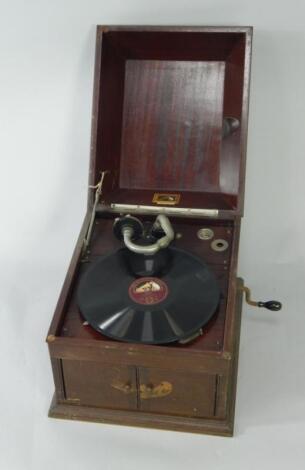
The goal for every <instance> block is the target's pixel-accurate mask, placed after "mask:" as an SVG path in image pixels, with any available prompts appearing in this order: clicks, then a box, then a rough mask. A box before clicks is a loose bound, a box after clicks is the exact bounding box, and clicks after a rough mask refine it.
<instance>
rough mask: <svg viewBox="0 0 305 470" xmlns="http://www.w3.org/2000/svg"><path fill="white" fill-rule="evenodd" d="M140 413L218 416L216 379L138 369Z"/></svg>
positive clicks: (199, 375)
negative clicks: (216, 413)
mask: <svg viewBox="0 0 305 470" xmlns="http://www.w3.org/2000/svg"><path fill="white" fill-rule="evenodd" d="M139 379H140V385H139V387H140V400H139V403H140V405H139V407H140V410H141V411H147V412H155V413H165V414H172V415H178V416H179V415H180V416H192V417H195V416H198V417H213V416H214V415H215V400H216V390H217V383H216V375H210V374H202V373H191V372H176V371H169V370H161V369H146V368H140V369H139Z"/></svg>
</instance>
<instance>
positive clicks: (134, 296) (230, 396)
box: [47, 26, 281, 435]
mask: <svg viewBox="0 0 305 470" xmlns="http://www.w3.org/2000/svg"><path fill="white" fill-rule="evenodd" d="M251 36H252V29H251V28H248V27H246V28H237V27H236V28H235V27H229V28H209V27H196V28H193V27H129V26H128V27H104V26H99V27H98V28H97V43H96V66H95V81H94V100H93V120H92V145H91V166H90V181H89V195H88V212H87V214H86V217H85V220H84V224H83V227H82V229H81V233H80V236H79V240H78V242H77V245H76V248H75V251H74V254H73V257H72V261H71V264H70V267H69V270H68V274H67V277H66V280H65V283H64V286H63V289H62V292H61V294H60V298H59V301H58V304H57V307H56V311H55V314H54V317H53V320H52V323H51V326H50V330H49V334H48V337H47V341H48V346H49V351H50V357H51V363H52V368H53V375H54V382H55V394H54V398H53V402H52V404H51V408H50V412H49V415H50V416H52V417H59V418H70V419H80V420H88V421H98V422H109V423H118V424H127V425H137V426H147V427H156V428H160V429H173V430H183V431H190V432H199V433H210V434H220V435H232V433H233V422H234V406H235V393H236V377H237V364H238V349H239V347H238V344H239V335H240V323H241V303H242V295H243V292H245V294H246V300H247V301H248V303H250V304H252V305H256V306H258V307H266V308H268V309H270V310H279V309H280V308H281V305H280V303H279V302H277V301H269V302H253V301H252V300H251V298H250V291H249V289H248V288H246V287H245V286H244V285H243V281H242V279H240V278H237V277H236V271H237V259H238V244H239V230H240V220H241V217H242V214H243V195H244V174H245V149H246V136H247V114H248V98H249V75H250V54H251Z"/></svg>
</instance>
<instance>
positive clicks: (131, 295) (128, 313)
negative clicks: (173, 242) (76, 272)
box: [78, 248, 220, 344]
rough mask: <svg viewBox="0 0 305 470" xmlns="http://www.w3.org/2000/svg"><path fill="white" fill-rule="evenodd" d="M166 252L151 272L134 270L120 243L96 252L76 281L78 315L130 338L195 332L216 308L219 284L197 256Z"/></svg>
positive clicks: (154, 340) (151, 339) (152, 339)
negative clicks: (166, 257)
mask: <svg viewBox="0 0 305 470" xmlns="http://www.w3.org/2000/svg"><path fill="white" fill-rule="evenodd" d="M169 252H170V255H171V256H170V262H169V263H168V265H167V266H166V268H165V269H163V270H162V272H161V273H158V275H156V276H143V277H138V276H136V275H134V274H133V273H132V271H131V269H130V266H129V263H128V262H126V260H128V258H130V256H133V254H132V253H131V252H130V251H128V250H127V249H125V248H124V249H121V250H118V251H116V252H115V253H112V254H110V255H107V256H103V257H100V258H98V259H97V260H96V261H95V262H94V263H93V264H92V266H91V267H90V268H89V269H88V271H86V273H85V274H84V275H83V277H82V279H81V281H80V284H79V289H78V305H79V308H80V311H81V313H82V315H83V317H84V318H85V319H86V320H87V321H88V323H89V324H90V325H91V326H92V327H93V328H94V329H95V330H97V331H99V332H100V333H102V334H103V335H106V336H108V337H110V338H113V339H117V340H120V341H127V342H133V343H147V344H166V343H171V342H174V341H178V340H181V339H184V338H187V337H189V336H191V335H192V334H194V333H196V332H197V331H198V330H199V329H200V328H201V327H202V326H204V325H205V324H206V323H207V322H208V321H209V320H210V319H211V317H212V316H213V314H214V313H215V311H216V309H217V306H218V303H219V298H220V289H219V286H218V283H217V281H216V279H215V277H214V275H213V273H212V272H211V271H210V270H209V268H208V267H207V265H206V264H205V263H203V262H202V261H201V260H200V259H199V258H197V257H196V256H193V255H191V254H189V253H187V252H185V251H182V250H179V249H176V248H170V249H169Z"/></svg>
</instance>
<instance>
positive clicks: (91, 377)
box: [62, 360, 137, 410]
mask: <svg viewBox="0 0 305 470" xmlns="http://www.w3.org/2000/svg"><path fill="white" fill-rule="evenodd" d="M62 366H63V374H64V384H65V394H66V399H67V400H68V401H69V402H72V403H75V404H77V405H89V406H100V407H104V408H116V409H125V410H135V409H136V408H137V393H136V370H135V368H134V367H128V366H125V367H119V366H117V365H115V366H113V367H112V366H109V365H104V364H101V363H97V362H93V361H70V360H63V361H62Z"/></svg>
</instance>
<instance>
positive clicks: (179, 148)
mask: <svg viewBox="0 0 305 470" xmlns="http://www.w3.org/2000/svg"><path fill="white" fill-rule="evenodd" d="M251 36H252V28H250V27H244V28H237V27H236V28H235V27H229V28H225V27H224V28H223V27H222V28H209V27H190V28H189V27H139V26H137V27H105V26H98V28H97V44H96V65H95V84H94V87H95V91H94V102H93V125H92V147H91V168H90V184H91V185H94V184H96V183H97V182H98V181H99V179H100V175H101V172H102V171H108V173H107V175H106V177H105V181H104V186H103V195H102V204H103V205H104V206H107V207H108V208H109V210H120V211H121V212H124V208H127V209H126V210H128V211H129V212H132V210H133V209H135V210H143V211H144V212H145V211H160V210H162V211H165V212H169V213H170V212H172V213H175V212H177V211H178V212H179V211H180V210H181V209H183V210H184V213H187V211H191V212H193V213H196V211H197V213H198V214H199V215H200V214H202V215H211V216H212V215H214V216H215V215H217V214H220V215H230V214H231V215H240V214H242V209H243V197H244V171H245V152H246V135H247V114H248V99H249V73H250V54H251ZM92 203H93V194H92V192H90V193H89V204H92ZM143 207H144V209H142V208H143ZM198 211H199V212H198ZM191 212H188V213H191ZM182 213H183V211H182Z"/></svg>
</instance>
